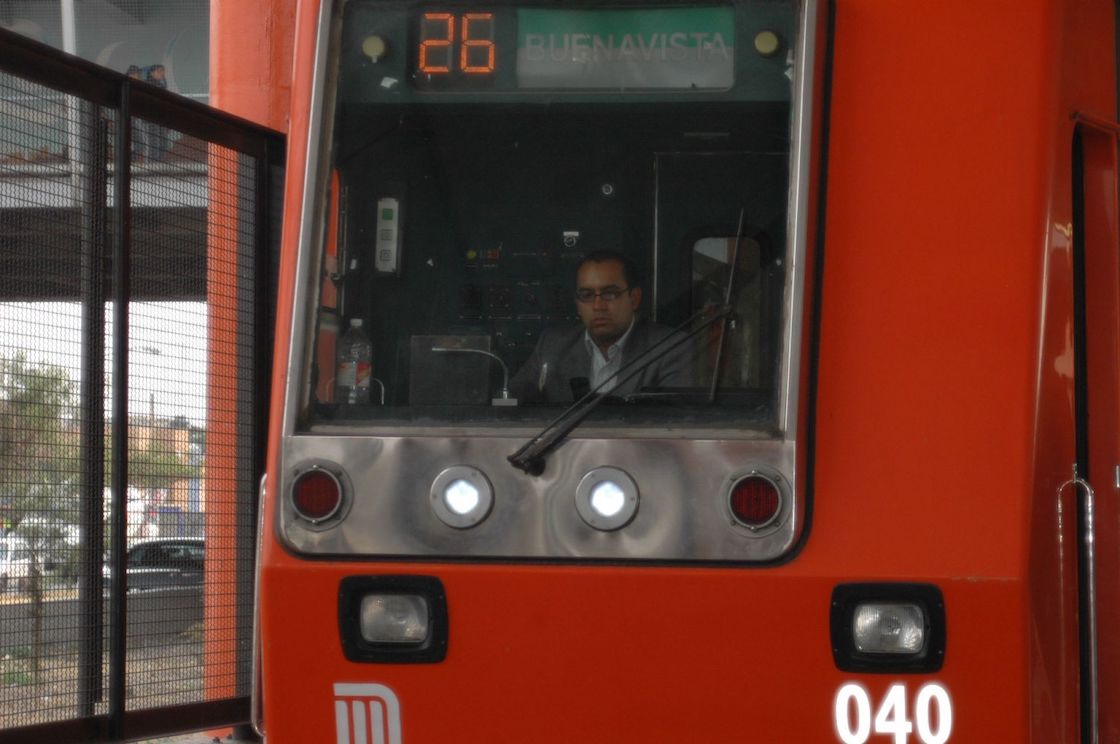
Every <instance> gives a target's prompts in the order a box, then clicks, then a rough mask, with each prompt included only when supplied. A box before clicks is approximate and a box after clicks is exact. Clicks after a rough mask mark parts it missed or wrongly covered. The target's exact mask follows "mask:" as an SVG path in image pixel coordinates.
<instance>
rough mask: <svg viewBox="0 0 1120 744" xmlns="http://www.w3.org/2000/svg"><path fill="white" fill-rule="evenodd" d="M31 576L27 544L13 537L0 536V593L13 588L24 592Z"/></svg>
mask: <svg viewBox="0 0 1120 744" xmlns="http://www.w3.org/2000/svg"><path fill="white" fill-rule="evenodd" d="M30 576H31V556H30V552H29V551H28V549H27V543H26V541H24V540H23V539H22V538H19V537H16V536H15V535H0V593H3V592H6V591H8V587H9V586H14V587H15V588H16V590H17V591H25V590H26V589H27V582H28V581H29V580H30Z"/></svg>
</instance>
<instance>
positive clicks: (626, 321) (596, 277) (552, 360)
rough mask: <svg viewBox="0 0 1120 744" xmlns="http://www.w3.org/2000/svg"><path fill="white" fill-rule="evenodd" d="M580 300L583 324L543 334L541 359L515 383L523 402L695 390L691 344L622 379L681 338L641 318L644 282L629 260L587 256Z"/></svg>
mask: <svg viewBox="0 0 1120 744" xmlns="http://www.w3.org/2000/svg"><path fill="white" fill-rule="evenodd" d="M575 300H576V309H577V310H578V311H579V317H580V320H581V321H582V322H581V324H579V325H578V326H573V327H569V328H553V329H547V330H545V331H544V332H543V333H541V336H540V338H539V339H537V345H536V348H534V349H533V353H532V354H531V355H530V356H529V358H528V360H526V362H525V364H524V365H523V366H522V367H521V369H520V370H518V371H517V373H516V374H515V375H514V377H513V380H512V382H511V383H510V388H511V392H512V393H513V395H514V396H515V397H516V398H517V399H518V400H520V401H521V402H523V403H524V402H529V403H532V402H547V403H570V402H572V401H573V400H576V399H578V398H579V397H580V396H582V395H583V394H584V393H585V392H587V391H588V390H594V389H595V388H596V387H598V386H599V385H600V384H602V383H604V382H605V384H604V385H603V387H602V389H601V390H600V392H601V393H609V394H611V395H615V396H620V397H621V396H625V395H628V394H631V393H634V392H636V391H638V390H642V389H651V388H676V387H687V386H689V385H691V384H692V374H691V358H690V353H689V346H690V344H689V343H687V342H682V343H680V344H679V345H677V346H675V347H674V348H668V347H673V342H671V341H667V342H666V343H664V344H662V345H660V346H658V347H657V350H655V351H654V352H652V353H651V354H649V355H647V356H646V357H644V358H643V360H642V362H641V363H639V366H641V365H645V366H644V368H642V369H641V371H640V372H637V371H635V370H636V369H638V367H633V368H630V369H628V370H625V371H624V372H623V373H622V374H621V375H617V376H616V373H618V372H619V371H620V370H622V369H623V368H624V367H626V365H627V364H629V363H630V362H631V361H633V360H634V359H635V358H637V357H639V356H640V355H642V353H643V352H645V351H646V350H648V349H650V347H652V346H654V345H656V344H658V342H660V341H662V340H663V339H665V338H666V337H667V336H670V335H672V334H674V331H673V330H671V329H669V328H665V327H663V326H659V325H656V324H654V323H651V322H649V321H648V320H646V319H643V318H641V317H640V316H639V314H638V310H639V308H640V307H641V305H642V287H641V281H640V277H639V274H638V270H637V267H636V266H635V265H634V263H633V262H632V261H631V260H630V259H629V258H627V257H625V256H623V255H622V254H620V253H615V252H613V251H595V252H592V253H588V254H587V255H586V256H584V257H583V259H582V260H581V261H580V264H579V268H578V269H577V270H576V291H575ZM682 339H683V336H682ZM650 360H652V361H650ZM647 361H648V362H649V363H648V364H645V363H646V362H647ZM631 373H633V374H631Z"/></svg>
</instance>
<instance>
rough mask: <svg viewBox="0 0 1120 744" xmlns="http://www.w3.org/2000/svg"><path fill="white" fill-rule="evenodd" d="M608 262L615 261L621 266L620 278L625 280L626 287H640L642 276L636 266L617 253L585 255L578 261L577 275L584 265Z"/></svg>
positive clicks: (591, 253) (593, 252)
mask: <svg viewBox="0 0 1120 744" xmlns="http://www.w3.org/2000/svg"><path fill="white" fill-rule="evenodd" d="M608 261H617V262H618V263H620V264H622V277H623V278H624V279H625V280H626V286H627V287H641V286H642V274H641V272H640V271H638V265H637V264H635V263H634V262H633V261H632V260H630V258H629V257H627V256H625V255H623V254H621V253H619V252H617V251H591V252H589V253H585V254H584V256H583V258H582V259H580V262H579V266H577V267H576V272H577V273H578V272H579V270H580V269H582V268H583V265H584V264H588V263H606V262H608Z"/></svg>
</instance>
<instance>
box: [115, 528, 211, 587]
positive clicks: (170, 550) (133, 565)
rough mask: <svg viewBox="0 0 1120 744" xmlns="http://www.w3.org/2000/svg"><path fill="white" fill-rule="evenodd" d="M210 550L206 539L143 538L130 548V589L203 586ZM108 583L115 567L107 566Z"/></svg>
mask: <svg viewBox="0 0 1120 744" xmlns="http://www.w3.org/2000/svg"><path fill="white" fill-rule="evenodd" d="M205 556H206V551H205V547H204V543H203V540H202V538H198V537H162V538H154V539H150V540H141V541H139V542H136V543H134V544H133V545H132V546H131V547H129V549H128V553H127V557H126V559H125V570H126V572H127V574H128V583H127V586H128V591H130V592H132V591H149V590H153V589H177V588H181V587H186V586H201V585H202V571H203V566H204V563H205ZM104 573H105V586H106V587H110V586H111V581H112V572H111V567H110V566H109V565H108V564H106V565H105V566H104Z"/></svg>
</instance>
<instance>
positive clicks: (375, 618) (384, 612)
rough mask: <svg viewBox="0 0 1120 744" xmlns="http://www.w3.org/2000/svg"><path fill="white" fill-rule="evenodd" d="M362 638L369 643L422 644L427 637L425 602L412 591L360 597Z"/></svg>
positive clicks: (426, 604)
mask: <svg viewBox="0 0 1120 744" xmlns="http://www.w3.org/2000/svg"><path fill="white" fill-rule="evenodd" d="M360 617H361V626H360V627H361V631H362V637H363V638H365V639H366V640H367V641H369V642H370V643H423V642H424V640H425V639H427V637H428V603H427V602H426V601H425V600H424V598H423V597H421V596H418V595H415V594H370V595H367V596H365V597H362V607H361V612H360Z"/></svg>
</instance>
